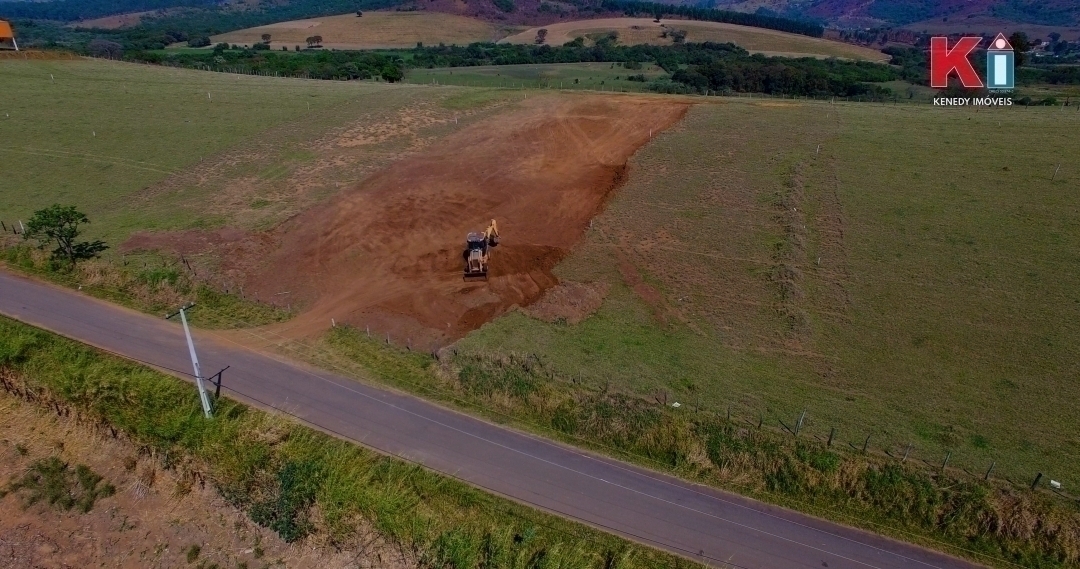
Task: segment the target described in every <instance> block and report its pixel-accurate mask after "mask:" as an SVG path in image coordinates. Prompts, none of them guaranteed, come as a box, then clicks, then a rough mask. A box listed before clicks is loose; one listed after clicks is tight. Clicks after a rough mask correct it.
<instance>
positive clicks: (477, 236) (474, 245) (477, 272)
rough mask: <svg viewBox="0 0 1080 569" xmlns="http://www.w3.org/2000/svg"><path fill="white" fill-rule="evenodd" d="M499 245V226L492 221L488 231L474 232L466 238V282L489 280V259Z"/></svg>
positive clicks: (464, 254)
mask: <svg viewBox="0 0 1080 569" xmlns="http://www.w3.org/2000/svg"><path fill="white" fill-rule="evenodd" d="M498 244H499V226H498V225H497V224H496V223H495V220H494V219H492V220H491V223H489V224H488V226H487V229H485V230H483V231H474V232H472V233H469V234H468V235H467V236H466V237H465V252H464V253H463V256H464V257H465V277H464V278H465V280H469V279H473V278H483V279H484V280H487V274H488V258H489V257H490V256H491V248H492V247H494V246H496V245H498Z"/></svg>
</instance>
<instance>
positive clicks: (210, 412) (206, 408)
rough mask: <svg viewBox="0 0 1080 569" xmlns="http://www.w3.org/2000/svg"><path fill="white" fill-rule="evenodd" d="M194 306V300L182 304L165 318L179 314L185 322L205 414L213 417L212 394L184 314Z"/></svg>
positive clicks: (185, 330) (189, 348)
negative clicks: (208, 391)
mask: <svg viewBox="0 0 1080 569" xmlns="http://www.w3.org/2000/svg"><path fill="white" fill-rule="evenodd" d="M192 306H195V303H194V302H192V303H190V304H188V305H186V306H181V307H180V310H179V311H177V312H174V313H172V314H169V315H167V316H165V319H166V320H168V319H170V318H172V317H173V316H176V315H177V314H179V315H180V322H182V323H183V324H184V335H185V336H187V345H188V353H190V354H191V367H193V368H194V369H195V384H196V385H198V386H199V400H200V401H202V408H203V414H204V415H206V418H207V419H209V418H211V417H213V408H211V407H210V396H209V395H207V394H206V387H205V386H204V385H203V376H202V371H200V370H199V357H198V356H196V355H195V343H194V342H192V341H191V330H190V329H189V328H188V323H187V315H185V314H184V311H185V310H187V309H188V308H191V307H192Z"/></svg>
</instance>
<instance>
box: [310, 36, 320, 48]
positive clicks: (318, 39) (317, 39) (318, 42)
mask: <svg viewBox="0 0 1080 569" xmlns="http://www.w3.org/2000/svg"><path fill="white" fill-rule="evenodd" d="M311 39H313V40H315V45H318V46H321V45H322V36H315V37H313V38H311Z"/></svg>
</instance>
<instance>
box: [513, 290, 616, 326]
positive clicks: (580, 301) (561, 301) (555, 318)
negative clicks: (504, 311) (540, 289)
mask: <svg viewBox="0 0 1080 569" xmlns="http://www.w3.org/2000/svg"><path fill="white" fill-rule="evenodd" d="M609 288H611V286H610V285H609V284H608V283H605V282H595V283H576V282H563V283H559V286H556V287H555V288H552V289H548V291H547V292H546V293H544V296H543V298H541V299H540V300H539V301H537V302H536V303H534V304H533V305H532V306H530V307H529V308H528V309H526V312H527V313H528V314H529V315H530V316H532V317H534V318H539V319H540V320H543V321H545V322H559V321H563V322H565V323H566V324H578V323H580V322H581V321H582V320H585V319H586V318H588V317H589V316H590V315H592V313H593V312H596V311H597V310H598V309H599V308H600V306H601V305H602V304H603V303H604V297H605V296H607V292H608V289H609Z"/></svg>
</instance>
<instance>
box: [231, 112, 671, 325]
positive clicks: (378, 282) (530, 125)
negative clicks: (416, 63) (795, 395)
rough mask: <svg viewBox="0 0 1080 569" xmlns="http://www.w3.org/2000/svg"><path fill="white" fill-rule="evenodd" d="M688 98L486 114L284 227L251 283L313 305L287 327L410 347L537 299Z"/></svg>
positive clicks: (263, 292) (257, 289) (248, 284)
mask: <svg viewBox="0 0 1080 569" xmlns="http://www.w3.org/2000/svg"><path fill="white" fill-rule="evenodd" d="M686 109H687V104H686V103H683V102H677V101H672V100H670V99H658V98H650V97H632V96H610V97H598V96H580V95H557V96H556V95H553V96H548V97H537V98H535V99H531V100H524V101H522V103H521V106H520V108H519V109H517V110H515V111H512V112H509V113H503V114H501V115H499V116H497V117H494V118H492V119H489V120H486V121H483V122H481V123H478V124H476V125H474V126H472V127H469V128H467V129H464V130H462V131H460V132H458V133H456V134H454V135H451V136H450V137H448V138H445V139H443V140H442V141H440V144H439V145H437V146H436V147H433V148H430V149H429V150H427V151H425V152H424V153H422V154H418V155H414V156H412V157H410V158H406V159H404V160H402V161H400V162H397V163H395V164H394V165H393V166H392V167H390V168H388V169H386V170H384V171H382V172H379V173H377V174H375V175H374V176H372V177H371V178H369V179H368V180H366V181H365V182H364V183H363V184H362V185H360V186H359V187H357V188H355V189H353V190H351V191H349V192H346V193H345V194H343V195H341V196H338V197H337V198H335V199H333V200H331V202H329V203H328V204H326V205H324V206H321V207H317V208H314V209H311V210H308V211H307V212H305V213H303V214H301V215H299V216H297V217H294V218H293V219H291V220H289V221H288V222H286V223H284V224H283V225H282V226H280V227H279V228H278V229H277V230H275V232H274V235H273V238H274V241H275V243H276V246H275V247H274V250H273V251H272V252H270V253H269V254H267V255H266V256H265V259H264V260H263V263H262V266H261V268H260V269H259V270H258V271H256V274H253V275H251V276H250V277H249V279H248V281H247V282H246V283H245V288H246V289H247V290H249V291H253V292H257V293H258V294H259V296H260V297H264V298H269V297H270V296H272V295H275V294H282V293H284V292H288V294H289V295H290V298H292V299H293V302H294V303H297V302H300V303H304V304H305V305H307V306H308V309H307V310H306V311H305V312H304V314H302V315H300V316H299V317H297V319H296V320H294V321H293V322H291V323H290V324H289V325H288V333H289V334H291V335H309V334H314V333H318V332H320V331H322V330H324V329H325V328H326V327H327V326H329V324H330V321H331V318H333V319H335V320H336V321H337V322H348V323H351V324H354V325H356V326H358V327H361V328H363V327H365V326H371V327H372V330H373V331H375V330H377V331H379V333H380V334H381V333H383V332H390V333H391V334H392V335H393V336H394V337H395V338H398V339H404V338H406V337H407V338H410V339H411V340H412V342H413V343H414V345H424V344H426V345H437V344H440V343H444V342H446V341H448V340H452V339H455V338H457V337H460V336H462V335H464V334H465V333H466V332H468V331H470V330H473V329H475V328H477V327H479V326H480V325H481V324H483V323H484V322H486V321H488V320H490V319H492V318H494V317H496V316H498V315H500V314H502V313H504V312H505V311H506V310H508V309H510V308H511V307H513V306H515V305H517V306H525V305H528V304H530V303H532V302H533V301H535V300H536V299H538V298H540V297H541V296H542V294H543V293H544V291H546V290H547V289H549V288H551V287H553V286H555V285H556V284H557V283H558V280H557V279H556V278H555V277H554V275H552V273H551V270H552V268H553V267H554V266H555V264H556V263H558V262H559V260H561V259H562V258H563V257H564V256H565V255H566V253H567V252H568V251H569V249H570V248H571V247H572V246H573V245H574V243H575V242H576V241H577V240H578V238H579V237H580V236H581V235H582V233H583V232H584V230H585V229H586V227H587V225H588V223H589V220H590V219H591V218H592V217H593V215H595V214H596V213H597V212H598V211H599V209H600V207H601V206H602V205H603V203H604V201H605V199H606V198H607V196H608V195H609V193H610V192H611V191H612V190H613V189H614V188H615V187H617V186H618V185H619V184H620V182H621V181H622V179H623V176H624V170H625V167H626V161H627V159H628V158H629V157H630V156H631V155H632V154H633V153H634V151H635V150H637V148H638V147H640V146H641V145H642V144H644V143H645V142H646V141H648V139H649V136H650V133H654V132H659V131H660V130H662V129H664V128H666V127H667V126H670V125H671V124H673V123H674V122H676V121H677V120H679V119H680V118H681V117H682V116H683V114H684V113H685V112H686ZM492 218H494V219H496V220H498V223H499V229H500V231H501V233H502V239H501V244H500V245H499V246H498V247H496V248H495V249H494V250H493V252H492V260H491V273H490V275H489V280H488V281H487V282H479V283H477V282H464V281H463V279H462V267H463V261H462V252H463V250H464V241H465V235H466V234H467V233H468V232H470V231H477V230H480V229H482V228H483V227H484V226H485V224H486V223H487V221H488V220H489V219H492Z"/></svg>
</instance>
